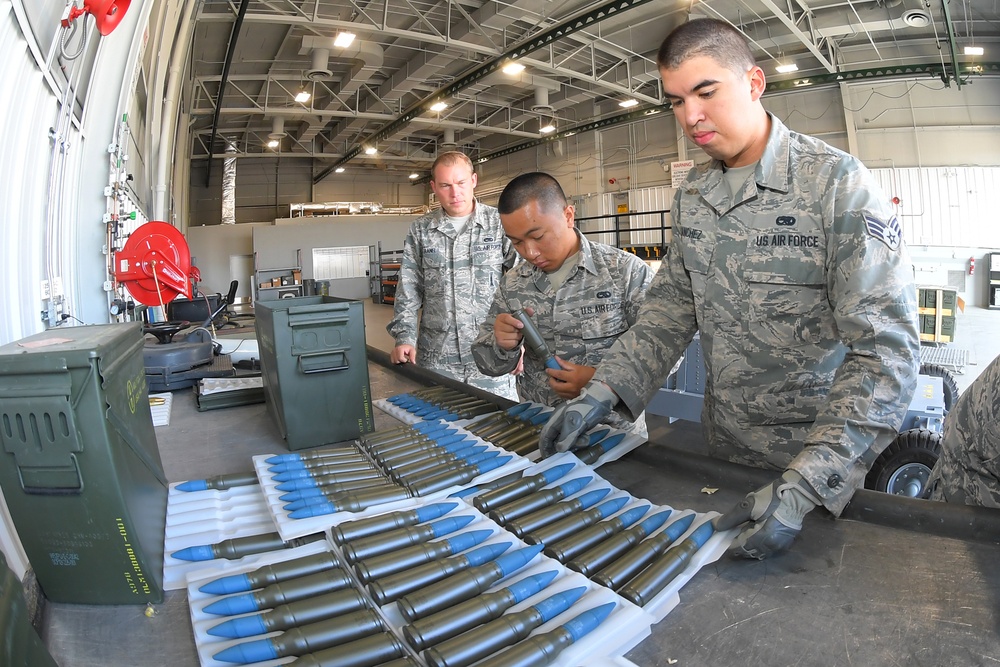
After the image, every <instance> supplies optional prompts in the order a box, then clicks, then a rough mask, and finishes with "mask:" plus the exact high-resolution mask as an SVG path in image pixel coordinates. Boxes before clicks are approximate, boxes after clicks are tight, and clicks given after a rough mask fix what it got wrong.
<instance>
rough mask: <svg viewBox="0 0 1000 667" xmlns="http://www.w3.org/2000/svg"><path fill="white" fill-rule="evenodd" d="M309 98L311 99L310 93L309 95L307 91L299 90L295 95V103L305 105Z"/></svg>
mask: <svg viewBox="0 0 1000 667" xmlns="http://www.w3.org/2000/svg"><path fill="white" fill-rule="evenodd" d="M310 98H312V93H310V92H309V91H308V90H305V89H302V90H300V91H299V92H298V93H296V95H295V101H296V102H298V103H299V104H305V103H306V102H308V101H309V100H310Z"/></svg>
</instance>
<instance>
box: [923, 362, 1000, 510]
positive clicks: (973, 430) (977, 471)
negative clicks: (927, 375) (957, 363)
mask: <svg viewBox="0 0 1000 667" xmlns="http://www.w3.org/2000/svg"><path fill="white" fill-rule="evenodd" d="M928 485H929V486H930V488H931V496H930V497H931V500H943V501H945V502H949V503H964V504H966V505H982V506H983V507H996V508H1000V357H997V358H996V359H994V360H993V363H991V364H990V365H989V366H987V367H986V370H985V371H983V372H982V373H981V374H980V375H979V377H978V378H976V379H975V380H974V381H973V383H972V384H971V385H969V388H968V389H966V390H965V392H964V393H963V394H962V395H961V396H959V398H958V400H957V401H956V402H955V405H953V406H952V408H951V412H949V413H948V417H947V418H946V419H945V420H944V434H943V437H942V439H941V456H940V457H939V458H938V461H937V464H935V466H934V470H933V471H932V472H931V478H930V480H929V481H928Z"/></svg>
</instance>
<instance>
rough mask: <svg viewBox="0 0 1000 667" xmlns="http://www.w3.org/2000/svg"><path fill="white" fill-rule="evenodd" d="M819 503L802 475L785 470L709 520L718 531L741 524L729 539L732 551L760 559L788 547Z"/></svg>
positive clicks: (817, 497) (746, 556)
mask: <svg viewBox="0 0 1000 667" xmlns="http://www.w3.org/2000/svg"><path fill="white" fill-rule="evenodd" d="M819 504H820V499H819V496H817V495H816V494H815V492H813V490H812V489H811V488H809V485H808V484H806V482H805V480H804V479H802V475H800V474H799V473H797V472H795V471H794V470H786V471H785V472H784V473H783V474H782V475H781V477H779V478H778V479H776V480H774V481H773V482H771V483H770V484H768V485H767V486H765V487H762V488H760V489H757V490H756V491H754V492H753V493H749V494H747V496H746V498H744V499H743V500H741V501H740V503H739V504H738V505H737V506H736V507H734V508H733V509H731V510H729V511H728V512H726V513H725V514H723V515H722V516H720V517H716V518H715V519H714V521H713V523H714V524H715V529H716V530H719V531H723V530H729V529H730V528H735V527H736V526H739V525H743V526H744V527H743V530H742V531H741V532H740V534H739V535H737V537H736V540H735V541H734V542H733V546H732V550H733V552H734V553H736V554H737V555H740V556H743V557H745V558H756V559H758V560H763V559H765V558H767V557H768V556H772V555H774V554H776V553H779V552H781V551H784V550H785V549H787V548H788V547H789V546H791V544H792V542H793V541H795V537H796V536H797V535H798V534H799V531H800V530H801V529H802V518H803V517H804V516H805V515H806V514H807V513H809V511H810V510H812V509H813V508H814V507H816V506H817V505H819Z"/></svg>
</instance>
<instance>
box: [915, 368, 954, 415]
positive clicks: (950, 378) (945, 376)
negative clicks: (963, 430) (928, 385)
mask: <svg viewBox="0 0 1000 667" xmlns="http://www.w3.org/2000/svg"><path fill="white" fill-rule="evenodd" d="M920 374H921V375H930V376H931V377H937V378H941V384H942V386H943V387H944V412H945V414H948V413H949V412H951V406H953V405H955V401H957V400H958V382H956V381H955V375H954V374H953V373H952V372H951V371H950V370H949V369H947V368H945V367H944V366H940V365H938V364H920Z"/></svg>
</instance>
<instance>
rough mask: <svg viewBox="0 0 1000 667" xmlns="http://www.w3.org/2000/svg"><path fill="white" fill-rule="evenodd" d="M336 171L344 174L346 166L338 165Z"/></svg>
mask: <svg viewBox="0 0 1000 667" xmlns="http://www.w3.org/2000/svg"><path fill="white" fill-rule="evenodd" d="M334 171H335V172H336V173H338V174H343V173H344V168H343V167H337V168H336V169H334Z"/></svg>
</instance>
